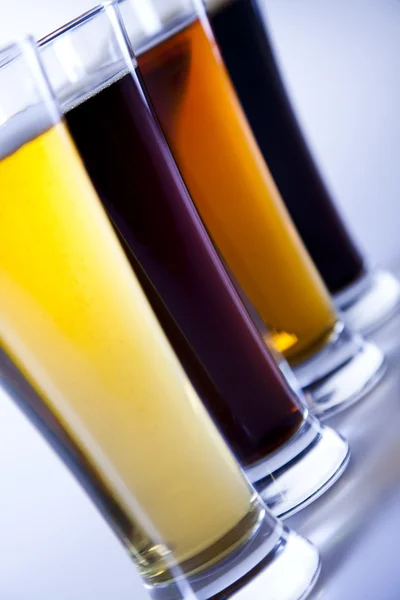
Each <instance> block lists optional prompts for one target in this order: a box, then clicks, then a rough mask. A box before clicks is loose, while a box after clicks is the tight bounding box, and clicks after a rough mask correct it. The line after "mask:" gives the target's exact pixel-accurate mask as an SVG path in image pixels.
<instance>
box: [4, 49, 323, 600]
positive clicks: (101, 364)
mask: <svg viewBox="0 0 400 600" xmlns="http://www.w3.org/2000/svg"><path fill="white" fill-rule="evenodd" d="M0 90H1V91H2V93H1V94H0V114H1V125H0V156H1V160H0V183H1V190H2V194H1V202H0V287H1V294H0V342H1V347H2V349H3V350H4V351H5V352H6V353H7V354H8V355H9V356H10V357H11V358H12V360H13V361H14V363H15V364H16V365H17V366H18V367H19V369H20V370H21V372H22V373H23V374H24V376H25V378H26V379H27V380H28V382H29V383H30V384H31V386H32V388H33V389H34V390H35V392H36V394H37V395H38V397H39V399H40V400H39V401H38V404H39V405H40V404H42V405H43V406H44V407H47V408H48V409H50V411H51V413H52V414H53V415H54V417H55V419H56V422H57V423H58V425H59V427H60V428H61V429H62V430H63V431H65V434H66V436H68V437H69V438H70V439H71V443H72V444H73V445H74V446H75V447H76V448H77V451H78V452H79V453H80V455H81V456H83V457H84V459H85V464H86V469H87V472H88V475H89V478H90V479H91V480H92V481H93V483H94V485H93V494H94V495H95V497H96V499H97V500H98V501H99V502H100V504H102V506H103V507H104V510H105V514H106V517H107V518H108V520H109V521H110V523H111V524H112V525H113V526H114V528H115V529H116V531H117V533H118V535H119V537H120V539H121V541H122V542H123V543H124V544H125V545H126V547H127V549H128V551H129V552H130V554H131V556H132V559H133V561H134V562H135V564H136V566H137V567H138V569H139V570H140V572H141V574H142V576H143V579H144V582H145V584H146V585H147V587H148V588H149V590H150V592H151V593H152V595H153V597H154V598H156V599H161V600H164V599H168V600H169V599H171V600H175V599H176V598H182V597H185V591H184V592H183V595H182V592H181V591H180V590H181V586H182V584H183V583H184V582H187V583H188V586H187V588H186V589H188V590H189V591H190V590H193V591H194V593H195V594H196V595H197V597H198V598H204V599H209V598H212V597H213V596H215V595H216V594H221V593H223V595H224V597H227V596H229V595H230V594H231V593H234V591H235V590H237V589H238V588H240V587H241V586H242V585H243V583H244V581H245V580H246V581H247V580H248V577H250V578H251V577H252V575H254V574H255V573H258V575H257V577H259V578H263V577H265V586H266V588H265V589H266V590H268V589H271V590H273V591H272V592H271V593H272V595H275V596H276V597H277V598H281V597H282V598H290V599H293V598H297V597H299V596H301V595H302V594H303V593H304V592H305V590H306V589H307V588H308V587H309V586H310V584H311V583H312V581H313V580H314V578H315V574H316V570H317V568H318V558H317V554H316V551H315V550H314V549H313V548H312V547H311V546H310V545H309V544H308V543H307V542H305V541H304V540H302V539H301V538H298V537H297V536H294V535H293V534H291V533H289V532H288V531H287V530H286V529H284V528H283V527H282V526H281V525H279V524H278V523H277V522H276V521H275V520H274V518H273V517H272V516H271V515H270V514H269V513H268V512H267V511H266V509H265V507H264V505H263V504H262V502H261V500H260V499H259V497H258V496H257V494H256V493H255V492H254V490H253V489H252V488H251V487H250V485H249V484H248V482H247V480H246V479H245V477H244V476H243V474H242V472H241V471H240V469H239V467H238V464H237V463H236V461H235V459H234V458H233V456H232V455H231V453H230V452H229V450H228V448H227V446H226V445H225V443H224V442H223V440H222V438H221V437H220V434H219V433H218V432H217V430H216V428H215V426H214V425H213V423H212V421H211V420H210V418H209V417H208V415H207V413H206V411H205V409H204V408H203V406H202V404H201V402H200V401H199V399H198V397H197V395H196V393H195V392H194V390H193V388H192V386H191V384H190V383H189V381H188V380H187V378H186V376H185V374H184V372H183V370H182V368H181V366H180V364H179V362H178V361H177V359H176V357H175V355H174V354H173V352H172V350H171V348H170V346H169V344H168V342H167V340H166V338H165V336H164V334H163V332H162V330H161V328H160V326H159V324H158V322H157V321H156V319H155V317H154V314H153V312H152V310H151V308H150V306H149V304H148V302H147V300H146V298H145V296H144V293H143V292H142V290H141V288H140V285H139V283H138V281H137V279H136V277H135V276H134V274H133V273H132V271H131V268H130V266H129V263H128V262H127V260H126V258H125V256H124V253H123V251H122V249H121V247H120V245H119V243H118V241H117V238H116V237H115V234H114V232H113V231H112V228H111V226H110V224H109V221H108V219H107V217H106V215H105V213H104V212H103V209H102V208H101V206H100V203H99V201H98V198H97V196H96V194H95V192H94V190H93V188H92V186H91V183H90V181H89V179H88V177H87V175H86V173H85V171H84V169H83V167H82V163H81V161H80V159H79V157H78V155H77V153H76V150H75V148H74V145H73V143H72V141H71V138H70V137H69V134H68V132H67V130H66V128H65V126H64V125H63V124H62V123H61V121H60V117H59V112H58V110H57V108H56V105H55V103H54V101H53V98H52V96H51V94H50V91H49V88H48V86H47V83H46V80H45V78H44V75H43V72H42V71H41V67H40V65H39V62H38V59H37V55H36V53H35V50H34V46H33V45H32V43H31V42H29V41H25V42H22V43H20V44H15V45H13V46H11V47H8V48H6V49H5V50H3V51H2V52H1V53H0ZM42 414H43V411H42ZM94 490H95V491H94ZM270 559H271V561H272V562H269V560H270ZM288 559H289V565H288ZM267 563H268V564H267ZM291 564H295V565H296V570H294V571H291V570H290V568H291V567H290V565H291ZM263 565H265V569H264V571H263V572H262V573H260V572H259V569H260V567H261V566H263ZM274 565H276V566H277V569H276V570H274ZM279 565H281V566H282V567H283V568H284V571H285V572H287V570H290V573H291V577H290V581H289V578H282V577H281V575H282V568H281V567H280V566H279ZM298 565H302V566H303V568H302V569H301V570H300V569H298V568H297V567H298ZM305 574H306V575H305ZM277 577H278V578H279V582H277V581H276V579H277ZM293 577H294V579H296V581H295V582H293ZM256 581H257V579H256ZM289 588H290V589H289ZM227 589H229V592H226V590H227ZM224 590H225V591H224Z"/></svg>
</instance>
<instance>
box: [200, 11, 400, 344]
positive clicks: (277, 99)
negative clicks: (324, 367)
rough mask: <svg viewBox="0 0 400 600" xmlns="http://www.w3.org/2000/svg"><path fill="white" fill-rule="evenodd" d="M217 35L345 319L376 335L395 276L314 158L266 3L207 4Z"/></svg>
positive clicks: (392, 300) (399, 298)
mask: <svg viewBox="0 0 400 600" xmlns="http://www.w3.org/2000/svg"><path fill="white" fill-rule="evenodd" d="M206 6H207V12H208V14H209V17H210V21H211V25H212V28H213V32H214V34H215V37H216V39H217V42H218V45H219V48H220V50H221V53H222V56H223V58H224V61H225V64H226V66H227V68H228V71H229V74H230V76H231V79H232V81H233V84H234V86H235V89H236V92H237V94H238V96H239V99H240V101H241V104H242V106H243V108H244V110H245V113H246V116H247V118H248V120H249V123H250V125H251V127H252V130H253V133H254V135H255V137H256V139H257V142H258V145H259V147H260V150H261V152H262V154H263V156H264V158H265V161H266V163H267V165H268V167H269V169H270V171H271V174H272V176H273V178H274V180H275V183H276V184H277V186H278V188H279V191H280V193H281V195H282V198H283V200H284V202H285V204H286V207H287V208H288V210H289V212H290V215H291V217H292V219H293V221H294V223H295V225H296V228H297V230H298V232H299V233H300V235H301V238H302V240H303V242H304V244H305V246H306V248H307V250H308V251H309V253H310V255H311V257H312V259H313V261H314V262H315V264H316V266H317V268H318V270H319V272H320V274H321V276H322V278H323V280H324V282H325V284H326V286H327V287H328V289H329V291H330V293H331V294H333V298H334V301H335V305H336V306H337V308H338V309H339V310H340V311H341V316H342V318H343V320H344V321H345V322H346V323H347V324H348V325H349V326H350V327H351V328H352V329H353V330H356V331H360V332H362V333H370V332H371V331H373V330H374V329H376V328H377V327H379V326H380V325H381V324H382V323H384V322H385V321H386V320H387V319H389V318H390V317H391V316H392V315H393V313H394V312H395V310H396V309H397V308H398V306H399V303H400V285H399V282H398V281H397V279H395V278H394V277H393V275H391V274H390V273H388V272H386V271H382V270H377V269H371V268H370V266H369V265H368V263H367V261H366V260H365V257H364V256H363V255H362V254H361V253H360V250H359V249H358V248H357V246H356V244H355V242H354V240H353V239H352V237H351V235H350V233H349V231H348V230H347V226H346V223H345V222H344V221H343V219H342V217H341V215H340V214H339V212H338V209H337V207H336V206H335V204H334V201H333V199H332V197H331V195H330V192H329V190H328V188H327V186H326V185H325V183H324V180H323V178H322V176H321V174H320V172H319V170H318V166H317V164H316V163H315V161H314V158H313V156H312V154H311V152H310V149H309V147H308V145H307V142H306V140H305V138H304V136H303V132H302V130H301V128H300V126H299V123H298V121H297V117H296V115H295V111H294V110H293V107H292V105H291V102H290V97H289V95H288V93H287V91H286V87H285V84H284V81H283V78H282V75H281V72H280V68H279V64H278V61H277V58H276V56H275V51H274V45H273V41H272V40H271V35H270V32H269V27H268V16H267V12H268V10H267V9H268V7H267V2H266V1H265V0H206Z"/></svg>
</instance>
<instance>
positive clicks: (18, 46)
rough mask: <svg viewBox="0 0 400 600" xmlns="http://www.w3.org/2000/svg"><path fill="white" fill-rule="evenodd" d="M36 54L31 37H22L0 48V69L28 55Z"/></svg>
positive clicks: (34, 43)
mask: <svg viewBox="0 0 400 600" xmlns="http://www.w3.org/2000/svg"><path fill="white" fill-rule="evenodd" d="M32 51H33V53H34V54H36V42H35V38H34V37H33V35H23V36H20V37H17V38H16V39H14V41H12V42H10V43H8V44H6V45H5V46H1V47H0V69H3V68H4V67H7V66H8V65H10V64H11V63H13V62H14V61H15V60H17V59H18V58H20V57H22V56H27V55H28V54H32Z"/></svg>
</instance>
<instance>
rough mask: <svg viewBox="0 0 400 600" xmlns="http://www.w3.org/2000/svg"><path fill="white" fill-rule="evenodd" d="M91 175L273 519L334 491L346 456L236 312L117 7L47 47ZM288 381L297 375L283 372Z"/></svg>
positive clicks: (89, 16) (61, 33) (87, 18)
mask: <svg viewBox="0 0 400 600" xmlns="http://www.w3.org/2000/svg"><path fill="white" fill-rule="evenodd" d="M40 53H41V58H42V61H43V64H44V67H45V70H46V72H47V74H48V77H49V79H50V83H51V84H52V87H53V90H54V91H55V93H56V95H57V97H58V98H59V100H60V104H61V108H62V110H63V111H64V112H65V119H66V122H67V124H68V126H69V129H70V132H71V134H72V137H73V139H74V141H75V143H76V145H77V148H78V151H79V152H80V155H81V157H82V158H83V161H84V164H85V166H86V169H87V171H88V174H89V176H90V177H91V179H92V182H93V183H94V186H95V188H96V191H97V193H98V195H99V197H100V198H101V200H102V202H103V205H104V207H105V208H106V210H107V212H108V215H109V217H110V219H111V221H112V223H114V227H115V229H116V231H117V232H118V234H119V237H120V239H121V240H122V242H123V247H124V249H125V251H126V255H127V257H128V259H129V261H130V263H131V265H132V267H133V270H134V271H135V273H136V275H137V277H138V278H139V281H140V283H141V284H142V287H143V289H144V290H145V293H146V296H147V298H148V300H149V302H150V304H151V306H152V308H153V310H154V312H155V313H156V315H157V317H158V319H159V322H160V323H161V325H162V327H163V329H164V331H165V332H166V333H167V337H168V339H169V341H170V343H171V345H172V347H173V348H174V350H175V352H176V353H177V355H178V357H179V358H180V360H181V362H182V365H183V366H184V367H185V370H186V373H187V374H188V375H189V377H190V379H191V381H192V382H193V383H194V385H195V388H196V390H197V391H198V392H199V395H200V397H201V399H202V401H203V403H204V404H205V405H206V408H207V409H208V411H209V412H210V414H211V416H212V417H213V419H214V421H215V423H216V424H217V426H218V427H219V429H220V430H221V432H222V433H223V435H224V437H225V439H226V440H227V441H228V443H229V445H230V446H231V448H232V450H233V451H234V453H235V455H236V457H237V458H238V459H239V461H240V463H241V464H242V466H243V467H244V468H245V471H246V473H247V475H248V476H249V478H250V480H251V482H252V483H253V484H254V485H255V486H256V488H257V490H258V491H259V493H260V494H261V496H262V498H263V500H264V501H265V502H266V503H267V505H268V506H269V507H270V508H271V510H272V511H273V512H274V514H275V515H277V516H284V515H289V514H291V513H293V512H294V511H296V510H298V509H299V508H301V507H303V506H305V504H308V503H309V502H311V501H312V500H313V499H315V498H316V497H317V496H319V495H320V494H321V493H322V492H323V491H324V490H326V489H327V488H328V487H330V486H331V485H332V484H333V483H334V482H335V481H336V479H337V478H338V476H339V475H340V474H341V473H342V471H343V469H344V467H345V465H346V464H347V460H348V456H349V454H348V446H347V443H346V442H344V441H343V439H342V438H341V437H340V436H338V435H337V434H336V433H334V432H333V431H332V430H330V429H329V428H327V427H322V426H321V425H320V424H319V423H318V421H317V420H316V419H315V417H313V416H312V415H311V414H310V411H309V410H307V409H306V407H305V404H304V402H303V400H304V398H303V395H302V394H301V392H300V391H297V390H295V389H294V388H295V384H293V385H292V387H290V386H289V385H288V383H287V382H286V380H285V378H284V377H283V375H282V372H281V370H284V371H285V373H286V371H288V367H287V365H286V363H284V361H283V359H279V361H280V367H281V370H280V369H279V367H278V365H277V364H276V361H275V360H274V359H273V357H272V356H271V355H270V353H269V351H268V349H267V347H266V346H265V344H263V341H262V339H261V337H260V335H259V333H258V331H257V329H256V328H255V325H254V324H253V322H252V321H251V319H250V317H249V315H248V314H247V313H246V310H245V308H244V306H243V305H242V303H241V302H240V300H239V298H238V296H237V294H236V292H235V290H234V288H233V285H232V283H231V282H230V280H229V278H228V276H227V274H226V272H225V271H224V269H223V266H222V264H221V261H220V260H219V258H218V255H217V253H216V251H215V249H214V247H213V245H212V243H211V241H210V239H209V237H208V236H207V233H206V231H205V230H204V227H203V226H202V224H201V222H200V219H199V217H198V214H197V213H196V210H195V208H194V206H193V203H192V201H191V199H190V197H189V195H188V192H187V190H186V188H185V186H184V184H183V182H182V179H181V177H180V174H179V171H178V169H177V166H176V164H175V163H174V161H173V158H172V156H171V153H170V151H169V148H168V145H167V143H166V140H165V138H164V137H163V135H162V133H161V131H160V128H159V126H158V124H157V123H156V121H155V118H154V115H153V113H152V110H151V107H150V106H149V104H148V102H147V101H146V98H145V90H144V89H143V88H142V86H141V83H140V75H139V74H138V71H137V66H136V62H135V59H134V57H133V54H132V50H131V48H130V46H129V41H128V40H127V38H126V36H125V34H124V31H123V28H122V27H121V24H120V16H119V13H118V7H117V5H105V6H103V7H99V8H96V9H94V10H92V11H90V12H89V13H86V14H84V15H82V16H81V17H79V18H77V19H76V20H74V21H72V22H71V23H69V24H68V25H65V26H64V27H62V28H61V29H59V30H57V31H55V32H54V33H52V34H50V35H49V36H47V37H46V38H45V39H43V40H42V41H41V42H40ZM286 374H287V376H288V378H292V379H293V375H292V374H290V373H289V371H288V372H287V373H286Z"/></svg>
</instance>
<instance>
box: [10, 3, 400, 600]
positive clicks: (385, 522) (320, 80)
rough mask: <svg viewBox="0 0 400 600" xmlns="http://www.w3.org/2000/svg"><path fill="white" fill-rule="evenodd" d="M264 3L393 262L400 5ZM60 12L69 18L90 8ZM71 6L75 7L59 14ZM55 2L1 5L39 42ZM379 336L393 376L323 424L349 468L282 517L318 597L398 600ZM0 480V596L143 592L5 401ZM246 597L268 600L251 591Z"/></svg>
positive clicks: (398, 383) (374, 237) (338, 173)
mask: <svg viewBox="0 0 400 600" xmlns="http://www.w3.org/2000/svg"><path fill="white" fill-rule="evenodd" d="M268 2H269V7H270V18H271V23H272V26H273V31H274V34H275V36H276V40H277V42H278V45H279V51H280V56H281V59H282V64H283V66H284V68H285V72H286V74H287V77H288V81H289V82H290V86H291V89H292V91H293V95H294V98H295V101H296V105H297V107H298V110H299V114H300V116H301V119H302V122H303V124H304V125H305V126H306V129H307V132H308V135H309V139H310V141H311V143H312V145H313V148H314V149H315V151H316V153H317V156H318V158H319V160H320V164H321V166H322V168H323V171H324V174H325V175H326V177H327V178H328V181H329V182H330V185H331V187H332V189H333V191H334V193H335V196H336V197H337V199H338V202H339V203H340V205H341V207H342V209H343V211H344V213H345V214H346V215H347V217H348V218H349V219H350V220H351V225H352V229H353V231H354V232H355V234H356V236H357V238H358V239H359V240H360V242H361V243H362V245H363V246H364V247H365V248H368V252H369V257H370V258H371V259H372V260H374V261H375V262H377V263H378V264H379V263H381V264H383V265H390V264H397V263H396V261H397V259H398V257H399V256H400V236H399V234H398V230H399V223H400V218H399V217H400V201H399V199H398V196H399V195H400V169H399V156H400V114H399V99H400V83H399V82H400V68H399V67H400V37H399V31H400V2H398V1H397V0H351V2H349V1H348V0H335V2H332V1H331V0H329V1H328V0H268ZM25 4H26V7H27V9H28V8H29V10H30V12H29V13H28V16H29V23H28V20H25V21H24V18H26V19H27V13H24V6H25ZM59 4H60V11H61V9H62V10H63V11H64V12H63V18H70V17H72V16H75V15H76V14H78V12H79V8H81V10H84V9H86V8H89V7H90V4H91V3H90V2H88V0H82V2H81V3H79V0H74V2H72V3H59ZM72 5H73V9H74V13H73V14H68V15H67V14H65V15H64V13H66V12H67V7H68V6H71V7H72ZM34 6H35V7H36V11H34V10H33V7H34ZM46 6H48V7H49V10H50V7H51V11H50V12H49V13H47V12H46V15H47V14H48V15H51V17H52V18H53V17H54V22H53V21H51V22H50V17H49V19H48V20H47V21H46V28H44V27H43V23H44V22H45V21H44V20H43V18H42V17H43V15H40V14H39V13H38V10H40V7H41V8H42V9H43V10H44V9H45V8H46ZM6 7H7V8H6ZM55 7H56V3H55V2H54V0H52V1H51V0H38V1H37V2H35V3H33V2H32V1H31V0H29V1H28V0H27V1H25V0H19V1H18V0H16V1H15V2H14V3H13V5H12V8H10V3H9V2H5V1H4V0H0V15H4V14H5V12H4V11H5V10H7V11H8V13H9V14H10V19H11V21H12V23H14V29H15V28H16V26H17V24H18V23H20V22H21V23H22V22H24V27H23V29H24V30H27V29H28V28H29V29H32V30H33V31H34V33H35V34H36V35H37V36H40V35H44V34H45V33H47V31H48V30H49V29H50V28H52V27H56V26H58V25H60V24H61V23H62V19H61V17H60V14H61V13H57V15H56V8H55ZM35 13H36V20H35ZM43 14H44V13H43ZM56 16H57V20H56ZM39 17H40V19H39ZM5 22H6V20H5V19H1V23H0V27H3V29H6V27H5ZM375 339H377V340H378V341H379V342H380V343H381V344H382V346H383V347H385V348H386V349H387V350H388V352H389V363H390V364H389V371H388V374H387V375H386V377H385V379H384V380H383V381H382V382H381V383H380V385H379V387H378V388H377V389H376V391H375V392H374V393H373V394H372V395H371V396H369V397H368V398H367V399H366V400H365V401H364V402H362V403H359V404H358V405H356V406H355V407H354V408H353V409H352V410H351V411H349V412H348V413H346V414H344V415H341V416H338V417H337V418H335V419H332V420H331V421H330V422H331V423H332V424H333V425H336V426H337V427H338V428H339V430H340V431H341V432H342V433H343V434H344V435H346V436H347V437H348V439H349V440H350V442H351V444H352V450H353V460H352V462H351V464H350V467H349V470H348V472H347V473H346V474H345V476H344V477H343V479H342V480H341V481H340V482H339V483H338V485H337V486H336V487H335V488H333V489H332V490H331V491H330V492H328V494H326V495H325V496H324V497H323V498H321V499H320V500H318V501H317V502H316V503H315V504H314V505H312V506H310V507H309V508H307V509H306V510H305V511H303V512H302V513H300V514H299V515H297V516H296V517H293V518H292V519H290V520H289V524H290V525H293V526H296V527H297V529H298V530H299V532H300V533H303V534H305V535H308V536H309V537H310V538H311V539H312V540H313V541H315V542H316V543H317V544H318V546H319V547H320V549H321V552H322V557H323V560H324V564H323V569H322V575H321V580H320V583H319V585H318V586H317V588H316V591H315V593H314V594H313V596H312V598H313V599H314V600H338V599H340V600H358V598H360V599H361V598H362V599H363V600H398V598H399V589H400V569H399V568H398V553H397V547H398V535H399V534H398V532H399V531H400V373H399V369H398V367H397V365H398V364H400V318H399V319H397V321H396V323H395V324H394V323H392V324H389V325H388V326H387V327H386V328H385V330H384V331H383V332H382V333H380V334H379V335H376V336H375ZM0 482H1V494H0V532H1V533H0V556H1V560H0V598H1V600H3V599H4V600H95V599H96V600H111V599H112V600H114V599H116V600H128V599H129V600H144V599H146V598H147V595H146V593H145V592H144V590H143V589H142V587H141V585H140V581H139V578H138V576H137V575H136V573H135V571H134V569H132V567H131V563H130V560H129V559H128V557H127V556H126V554H125V551H124V550H123V549H122V547H120V545H119V543H118V542H117V541H116V540H115V538H114V536H113V534H112V533H111V531H109V529H108V528H107V526H106V525H105V524H104V523H103V521H102V519H101V517H100V516H99V515H98V513H97V512H96V510H95V509H94V508H93V507H92V505H91V503H90V501H89V500H88V499H87V497H86V496H85V494H84V492H83V491H81V489H80V487H79V486H78V485H77V484H76V483H75V481H74V479H73V478H72V476H71V475H70V474H69V472H68V471H67V470H66V469H65V468H64V467H63V465H62V464H61V462H60V461H59V460H58V458H57V457H56V456H55V455H54V454H53V453H52V452H51V451H50V450H49V449H48V447H47V445H46V443H45V442H44V441H43V440H42V439H41V437H40V436H39V434H38V433H37V432H36V431H35V429H34V428H33V427H32V426H31V425H30V424H29V423H28V422H27V421H26V420H25V418H24V417H23V416H22V415H21V414H20V413H19V411H18V409H17V408H16V407H14V406H13V405H12V404H11V403H10V402H9V401H8V399H7V398H6V397H4V395H3V394H1V393H0ZM245 597H246V600H266V598H267V596H266V595H264V593H262V590H260V589H257V590H254V589H251V588H249V589H248V594H247V595H246V594H244V595H243V596H242V598H241V600H243V599H244V598H245ZM268 600H274V599H273V598H268Z"/></svg>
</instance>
